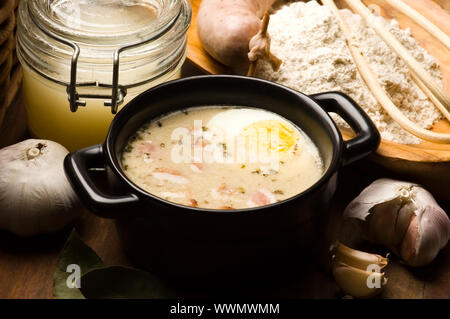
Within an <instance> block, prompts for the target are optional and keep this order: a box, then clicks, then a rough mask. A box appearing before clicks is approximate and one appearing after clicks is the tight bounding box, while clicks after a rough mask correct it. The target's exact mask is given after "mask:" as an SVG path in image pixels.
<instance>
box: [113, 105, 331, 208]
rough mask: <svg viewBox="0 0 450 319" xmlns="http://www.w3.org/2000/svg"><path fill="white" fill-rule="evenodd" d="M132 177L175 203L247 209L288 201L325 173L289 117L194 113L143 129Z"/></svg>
mask: <svg viewBox="0 0 450 319" xmlns="http://www.w3.org/2000/svg"><path fill="white" fill-rule="evenodd" d="M122 169H123V170H124V172H125V174H126V175H127V177H128V178H129V179H130V180H131V181H133V182H134V183H135V184H136V185H138V186H139V187H140V188H142V189H143V190H145V191H146V192H148V193H150V194H153V195H155V196H158V197H160V198H163V199H166V200H168V201H171V202H174V203H178V204H182V205H187V206H192V207H201V208H210V209H242V208H250V207H259V206H265V205H269V204H273V203H276V202H279V201H283V200H285V199H288V198H290V197H292V196H295V195H297V194H299V193H301V192H303V191H304V190H306V189H308V188H309V187H311V186H312V185H313V184H314V183H315V182H317V181H318V180H319V179H320V177H321V176H322V174H323V172H324V167H323V162H322V159H321V156H320V153H319V150H318V148H317V147H316V145H314V143H313V141H312V140H311V139H310V138H309V137H308V136H307V135H306V134H305V132H303V131H302V130H301V129H300V128H299V127H297V126H296V125H294V124H293V123H292V122H290V121H288V120H287V119H285V118H283V117H282V116H280V115H278V114H275V113H272V112H269V111H266V110H262V109H257V108H249V107H219V106H211V107H195V108H190V109H186V110H184V111H178V112H174V113H171V114H168V115H164V116H162V117H160V118H158V119H154V120H152V121H150V122H149V123H147V124H145V125H143V126H142V127H141V128H140V129H139V130H138V131H137V132H136V134H135V135H134V136H133V137H132V138H131V139H130V141H129V143H128V145H127V146H126V148H125V149H124V151H123V155H122Z"/></svg>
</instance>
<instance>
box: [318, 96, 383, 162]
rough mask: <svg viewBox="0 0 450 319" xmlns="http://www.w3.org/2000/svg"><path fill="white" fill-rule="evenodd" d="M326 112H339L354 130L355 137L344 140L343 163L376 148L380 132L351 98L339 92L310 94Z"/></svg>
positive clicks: (364, 155)
mask: <svg viewBox="0 0 450 319" xmlns="http://www.w3.org/2000/svg"><path fill="white" fill-rule="evenodd" d="M311 98H312V99H314V100H315V101H316V102H317V103H318V104H319V105H320V106H322V107H323V108H324V109H325V111H327V112H335V113H337V114H339V115H340V116H341V117H342V118H343V119H344V120H345V121H346V122H347V123H348V124H349V125H350V127H351V128H352V129H353V130H354V131H355V133H356V135H357V136H356V137H355V138H353V139H351V140H348V141H345V142H344V147H345V152H344V158H343V165H349V164H351V163H353V162H355V161H357V160H360V159H362V158H364V157H366V156H367V155H369V154H370V153H372V152H374V151H376V150H377V148H378V146H379V145H380V133H379V132H378V130H377V128H376V126H375V125H374V124H373V122H372V120H371V119H370V118H369V116H368V115H367V114H366V113H365V112H364V111H363V110H362V109H361V107H360V106H359V105H358V104H357V103H356V102H355V101H353V99H352V98H350V97H349V96H347V95H345V94H344V93H341V92H326V93H319V94H313V95H311Z"/></svg>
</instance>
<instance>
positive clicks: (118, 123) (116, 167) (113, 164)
mask: <svg viewBox="0 0 450 319" xmlns="http://www.w3.org/2000/svg"><path fill="white" fill-rule="evenodd" d="M218 79H221V80H223V79H228V80H230V79H231V80H232V81H233V79H238V80H240V81H252V82H254V83H260V84H261V85H270V86H272V87H276V88H277V89H278V90H280V92H284V93H282V94H293V95H296V96H297V97H300V98H301V99H303V100H308V102H309V103H307V107H313V108H314V111H315V112H316V113H319V116H320V117H321V118H322V121H324V122H325V123H327V125H328V126H329V128H330V133H331V139H332V141H333V155H332V159H331V162H330V165H329V166H328V168H327V169H326V171H325V173H324V174H323V175H322V176H321V178H320V179H319V180H318V181H316V182H315V183H314V184H313V185H312V186H310V187H309V188H308V189H306V190H304V191H303V192H301V193H298V194H297V195H295V196H292V197H289V198H287V199H285V200H283V201H280V202H276V203H273V204H269V205H265V206H259V207H252V208H242V209H233V210H222V209H210V208H200V207H191V206H185V205H181V204H178V203H174V202H171V201H168V200H166V199H163V198H160V197H158V196H155V195H153V194H151V193H149V192H146V191H145V190H143V189H142V188H140V187H139V186H137V185H136V184H135V183H133V182H132V181H131V180H130V179H129V178H128V177H127V176H126V175H125V173H124V172H123V171H122V169H121V167H120V163H119V159H118V158H117V157H116V156H115V152H114V138H113V135H114V132H115V131H116V130H119V129H121V128H122V126H123V124H124V123H125V122H126V119H127V118H126V115H127V114H129V113H132V112H133V108H135V107H136V104H137V103H139V102H140V99H141V98H142V97H143V96H146V95H149V94H152V93H153V92H154V91H157V90H159V89H161V88H164V87H167V86H175V85H178V84H180V83H184V82H187V81H202V80H208V81H214V80H218ZM182 109H183V108H182V107H180V110H182ZM160 115H163V114H160ZM287 119H288V120H290V119H289V118H287ZM149 120H151V119H149ZM119 134H120V133H119ZM103 152H104V154H105V155H106V159H107V164H108V165H109V167H110V168H111V169H112V171H113V172H114V174H116V175H117V176H119V177H120V178H121V179H122V180H123V181H124V182H125V183H126V184H127V186H128V187H130V188H131V189H132V190H133V192H134V194H136V195H137V196H138V197H139V199H140V200H152V201H156V202H159V203H162V204H164V205H166V206H171V207H177V208H181V209H183V210H185V211H191V212H195V213H196V214H198V213H204V214H211V213H213V214H228V215H236V214H241V213H250V212H251V213H261V212H263V211H265V210H266V209H269V208H273V207H276V206H279V205H286V204H287V203H289V202H291V201H295V200H298V199H299V198H301V197H307V196H309V195H310V194H311V193H314V192H315V191H316V190H318V189H319V188H320V187H322V186H323V185H325V184H326V183H327V182H328V180H329V179H330V178H331V177H332V176H333V175H334V174H335V173H336V171H337V170H338V169H339V166H340V164H341V159H342V154H343V139H342V135H341V133H340V131H339V129H338V128H337V126H336V124H335V123H334V121H333V120H332V119H331V117H330V115H329V114H328V113H327V112H326V111H325V110H324V109H323V108H322V107H321V106H320V105H319V104H318V103H317V102H316V101H314V100H313V99H312V98H311V97H309V96H308V95H306V94H303V93H301V92H298V91H295V90H293V89H291V88H288V87H286V86H284V85H281V84H278V83H274V82H270V81H267V80H263V79H258V78H251V77H245V76H237V75H200V76H193V77H187V78H182V79H178V80H173V81H170V82H166V83H163V84H160V85H158V86H155V87H153V88H151V89H149V90H147V91H145V92H143V93H141V94H140V95H138V96H137V97H135V98H134V99H133V100H132V101H130V102H129V103H128V104H127V105H126V106H124V107H123V109H122V110H121V111H120V112H119V113H118V114H117V115H116V117H115V118H114V119H113V121H112V123H111V125H110V128H109V131H108V135H107V138H106V141H105V143H104V147H103Z"/></svg>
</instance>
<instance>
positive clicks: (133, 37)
mask: <svg viewBox="0 0 450 319" xmlns="http://www.w3.org/2000/svg"><path fill="white" fill-rule="evenodd" d="M190 21H191V6H190V2H189V0H22V1H21V3H20V7H19V23H18V33H17V43H18V45H17V51H18V55H19V59H20V61H21V63H22V65H23V69H24V82H23V93H24V99H25V105H26V110H27V116H28V126H29V130H30V132H31V134H32V135H34V136H36V137H39V138H45V139H50V140H53V141H56V142H59V143H61V144H63V145H64V146H66V147H67V148H68V149H70V150H75V149H79V148H82V147H86V146H90V145H93V144H98V143H102V142H103V141H104V139H105V137H106V134H107V131H108V127H109V124H110V123H111V121H112V119H113V117H114V114H115V113H116V112H117V111H118V110H120V108H121V107H123V106H124V105H126V103H127V102H129V101H130V100H131V99H133V98H134V97H135V96H137V95H138V94H140V93H142V92H144V91H145V90H147V89H149V88H151V87H153V86H156V85H158V84H160V83H163V82H166V81H169V80H172V79H176V78H179V77H180V76H181V66H182V64H183V62H184V60H185V57H186V49H187V36H186V32H187V29H188V28H189V24H190ZM114 76H116V79H117V80H116V81H114Z"/></svg>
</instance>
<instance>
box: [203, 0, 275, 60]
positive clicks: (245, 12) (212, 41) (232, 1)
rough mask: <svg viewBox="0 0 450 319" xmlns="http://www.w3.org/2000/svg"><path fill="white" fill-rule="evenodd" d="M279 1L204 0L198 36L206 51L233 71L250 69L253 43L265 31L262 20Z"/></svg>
mask: <svg viewBox="0 0 450 319" xmlns="http://www.w3.org/2000/svg"><path fill="white" fill-rule="evenodd" d="M274 2H275V0H203V1H202V3H201V5H200V9H199V11H198V15H197V33H198V36H199V38H200V41H201V43H202V45H203V47H204V48H205V50H206V51H207V52H208V53H209V54H210V55H211V56H212V57H213V58H214V59H216V60H217V61H219V62H221V63H223V64H225V65H227V66H230V67H233V68H241V67H245V66H247V65H248V63H249V60H248V52H249V42H250V40H251V39H252V38H253V37H254V36H255V35H256V34H257V33H258V31H259V30H260V29H261V17H262V16H263V15H264V12H265V11H267V10H269V9H270V8H271V7H272V5H273V4H274Z"/></svg>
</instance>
